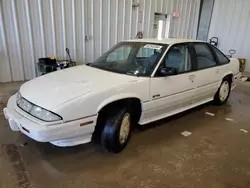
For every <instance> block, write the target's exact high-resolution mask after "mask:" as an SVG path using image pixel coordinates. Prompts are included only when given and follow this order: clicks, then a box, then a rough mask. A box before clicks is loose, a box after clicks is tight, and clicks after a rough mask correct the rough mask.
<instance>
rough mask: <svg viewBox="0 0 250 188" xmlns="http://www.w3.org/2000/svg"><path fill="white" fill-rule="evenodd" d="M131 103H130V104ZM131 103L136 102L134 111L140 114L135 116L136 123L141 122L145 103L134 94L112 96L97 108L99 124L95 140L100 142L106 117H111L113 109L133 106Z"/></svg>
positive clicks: (95, 132) (96, 128)
mask: <svg viewBox="0 0 250 188" xmlns="http://www.w3.org/2000/svg"><path fill="white" fill-rule="evenodd" d="M128 102H129V103H128ZM131 102H132V103H133V102H135V103H134V104H136V105H135V106H133V108H132V109H133V110H135V111H136V112H138V114H135V121H137V122H138V121H139V120H140V118H141V117H142V112H143V103H142V100H141V99H140V97H138V96H137V95H134V94H122V95H116V96H112V97H110V98H108V99H106V100H104V101H103V102H102V103H101V104H100V105H99V106H98V108H97V114H98V116H97V124H96V127H95V131H94V135H95V138H96V139H97V140H98V139H99V135H100V133H101V131H102V129H103V126H104V125H103V124H102V123H103V121H104V119H106V117H107V116H108V115H109V112H110V111H112V110H111V108H112V107H114V106H116V107H117V105H119V104H122V105H125V104H127V103H128V104H131Z"/></svg>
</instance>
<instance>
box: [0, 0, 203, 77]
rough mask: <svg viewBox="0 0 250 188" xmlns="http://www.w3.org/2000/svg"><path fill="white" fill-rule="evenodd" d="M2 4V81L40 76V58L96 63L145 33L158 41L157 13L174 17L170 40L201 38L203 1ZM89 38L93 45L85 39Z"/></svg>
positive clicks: (7, 0) (27, 0)
mask: <svg viewBox="0 0 250 188" xmlns="http://www.w3.org/2000/svg"><path fill="white" fill-rule="evenodd" d="M135 2H138V3H139V5H140V6H139V7H137V8H136V7H132V4H133V0H0V82H9V81H19V80H29V79H32V78H34V77H36V75H37V72H36V62H37V59H38V58H39V57H46V56H51V55H54V56H55V57H56V58H58V59H64V58H66V53H65V48H66V47H68V48H69V49H70V51H71V56H72V59H73V60H76V61H77V63H78V64H81V63H84V62H88V61H92V60H93V59H95V58H97V57H98V56H99V55H100V54H101V53H103V52H105V51H107V50H108V49H109V48H110V47H111V46H112V45H114V44H116V43H117V42H119V41H122V40H126V39H130V38H134V37H135V36H136V33H137V32H138V31H143V34H144V38H146V37H152V35H153V23H154V13H155V12H158V13H164V14H172V13H173V12H174V11H179V12H180V17H179V18H174V19H172V23H171V31H170V36H172V37H178V38H195V36H196V31H197V23H198V14H199V6H200V0H135ZM85 36H88V37H89V38H90V40H85Z"/></svg>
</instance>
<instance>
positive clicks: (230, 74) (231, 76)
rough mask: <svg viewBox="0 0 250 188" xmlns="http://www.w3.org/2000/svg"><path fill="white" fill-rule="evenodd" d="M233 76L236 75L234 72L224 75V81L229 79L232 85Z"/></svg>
mask: <svg viewBox="0 0 250 188" xmlns="http://www.w3.org/2000/svg"><path fill="white" fill-rule="evenodd" d="M233 76H234V75H233V72H231V71H228V72H227V73H225V74H224V77H223V79H225V78H229V81H230V83H232V82H233Z"/></svg>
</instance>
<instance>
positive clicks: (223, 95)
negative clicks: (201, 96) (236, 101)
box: [219, 81, 229, 101]
mask: <svg viewBox="0 0 250 188" xmlns="http://www.w3.org/2000/svg"><path fill="white" fill-rule="evenodd" d="M228 93H229V83H228V81H224V82H223V83H222V85H221V87H220V93H219V94H220V100H221V101H225V100H226V98H227V96H228Z"/></svg>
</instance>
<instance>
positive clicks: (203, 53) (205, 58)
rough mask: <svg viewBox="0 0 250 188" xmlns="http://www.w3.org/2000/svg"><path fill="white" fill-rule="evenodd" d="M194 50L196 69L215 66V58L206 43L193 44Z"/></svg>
mask: <svg viewBox="0 0 250 188" xmlns="http://www.w3.org/2000/svg"><path fill="white" fill-rule="evenodd" d="M194 49H195V51H196V58H197V66H198V69H205V68H209V67H214V66H216V60H215V58H214V55H213V54H212V52H211V50H210V49H209V47H208V46H207V45H206V44H201V43H198V44H194Z"/></svg>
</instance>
